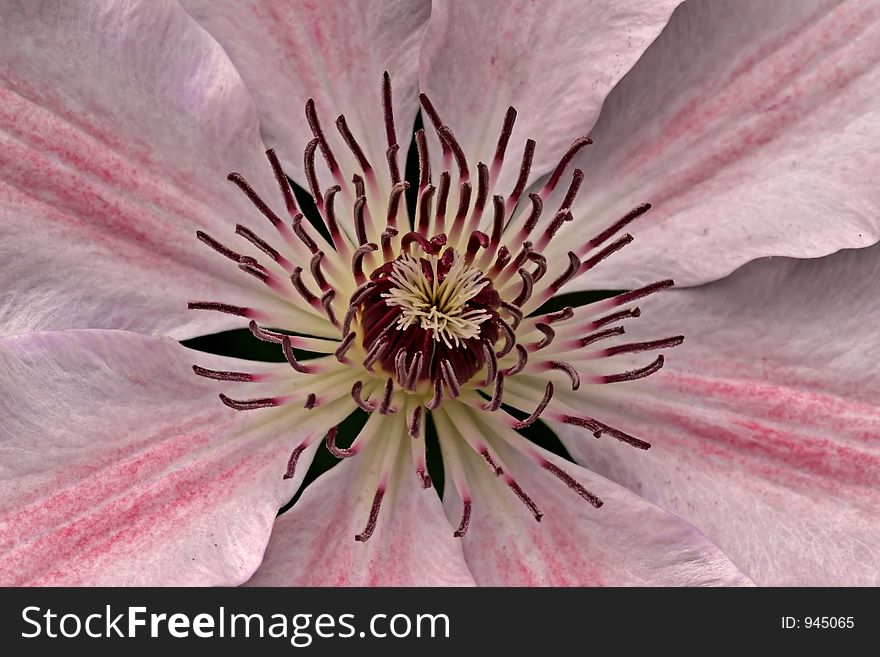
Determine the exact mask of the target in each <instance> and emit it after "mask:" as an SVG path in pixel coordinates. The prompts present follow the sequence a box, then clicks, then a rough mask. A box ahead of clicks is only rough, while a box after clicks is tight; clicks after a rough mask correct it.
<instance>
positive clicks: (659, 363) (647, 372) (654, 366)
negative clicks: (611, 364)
mask: <svg viewBox="0 0 880 657" xmlns="http://www.w3.org/2000/svg"><path fill="white" fill-rule="evenodd" d="M662 367H663V356H662V355H660V356H657V358H656V359H655V360H654V362H653V363H651V364H650V365H646V366H645V367H640V368H638V369H635V370H630V371H629V372H621V373H620V374H610V375H606V376H600V377H597V383H620V382H621V381H636V380H637V379H644V378H645V377H646V376H651V375H652V374H654V372H656V371H658V370H659V369H660V368H662Z"/></svg>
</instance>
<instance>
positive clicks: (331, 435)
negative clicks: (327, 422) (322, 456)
mask: <svg viewBox="0 0 880 657" xmlns="http://www.w3.org/2000/svg"><path fill="white" fill-rule="evenodd" d="M338 434H339V427H338V426H336V427H331V428H330V430H329V431H328V432H327V435H326V436H325V437H324V443H325V444H326V445H327V451H328V452H330V453H331V454H332V455H333V456H335V457H336V458H338V459H348V458H351V457H352V456H355V455H356V454H357V452H356V451H355V450H353V449H346V448H344V447H337V445H336V436H337V435H338Z"/></svg>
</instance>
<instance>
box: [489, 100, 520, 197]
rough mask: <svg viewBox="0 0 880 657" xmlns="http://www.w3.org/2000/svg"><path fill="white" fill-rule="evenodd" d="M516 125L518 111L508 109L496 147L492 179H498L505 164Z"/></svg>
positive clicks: (511, 108)
mask: <svg viewBox="0 0 880 657" xmlns="http://www.w3.org/2000/svg"><path fill="white" fill-rule="evenodd" d="M514 123H516V110H515V109H514V108H513V107H508V108H507V112H506V113H505V114H504V124H503V125H502V126H501V134H500V135H498V145H497V146H495V157H493V158H492V178H493V180H494V179H495V178H497V177H498V172H499V171H500V170H501V164H502V163H503V162H504V154H505V153H506V152H507V144H508V143H510V135H512V134H513V125H514Z"/></svg>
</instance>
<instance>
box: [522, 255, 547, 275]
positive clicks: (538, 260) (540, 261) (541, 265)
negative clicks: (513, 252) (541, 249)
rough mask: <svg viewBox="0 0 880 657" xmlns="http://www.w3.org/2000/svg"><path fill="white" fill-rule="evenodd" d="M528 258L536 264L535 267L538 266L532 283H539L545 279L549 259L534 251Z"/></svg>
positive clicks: (533, 273)
mask: <svg viewBox="0 0 880 657" xmlns="http://www.w3.org/2000/svg"><path fill="white" fill-rule="evenodd" d="M527 257H528V259H529V260H531V261H532V262H534V263H535V265H537V266H536V267H535V271H534V272H532V282H534V283H537V282H538V281H540V280H541V279H542V278H544V274H546V273H547V258H545V257H544V256H542V255H541V254H540V253H538V252H537V251H532V252H531V253H529V255H528V256H527Z"/></svg>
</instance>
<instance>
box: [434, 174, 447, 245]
mask: <svg viewBox="0 0 880 657" xmlns="http://www.w3.org/2000/svg"><path fill="white" fill-rule="evenodd" d="M449 181H450V176H449V172H448V171H444V172H443V173H441V174H440V186H439V187H438V190H437V212H436V213H435V215H434V231H435V232H438V233H442V232H443V231H445V230H446V202H447V201H448V199H449Z"/></svg>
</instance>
